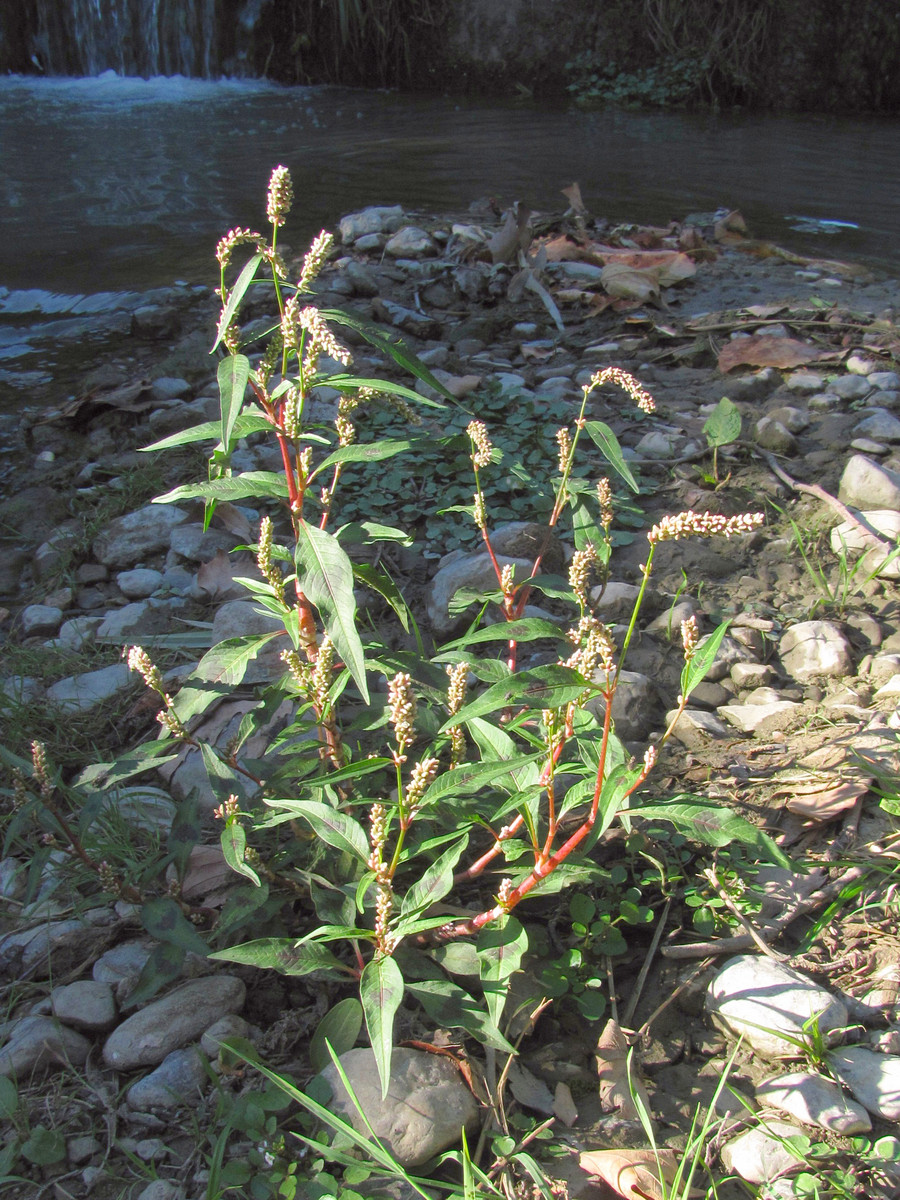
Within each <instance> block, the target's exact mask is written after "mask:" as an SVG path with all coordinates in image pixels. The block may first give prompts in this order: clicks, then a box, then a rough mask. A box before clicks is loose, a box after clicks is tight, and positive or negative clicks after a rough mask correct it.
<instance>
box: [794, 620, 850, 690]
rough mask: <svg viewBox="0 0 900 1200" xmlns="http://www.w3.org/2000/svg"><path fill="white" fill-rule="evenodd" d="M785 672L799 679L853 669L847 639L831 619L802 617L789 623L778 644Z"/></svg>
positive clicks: (808, 678)
mask: <svg viewBox="0 0 900 1200" xmlns="http://www.w3.org/2000/svg"><path fill="white" fill-rule="evenodd" d="M778 651H779V654H780V655H781V662H782V665H783V667H784V670H785V672H786V673H787V674H788V675H790V676H791V677H792V678H793V679H796V680H798V681H799V682H800V683H807V682H808V681H809V680H811V679H816V678H820V677H822V676H826V677H842V676H844V675H851V674H852V673H853V658H852V656H851V652H850V643H849V642H848V641H847V639H846V638H845V637H844V635H843V633H842V632H841V630H840V627H839V626H837V625H835V624H834V623H833V622H831V621H801V622H799V623H798V624H797V625H792V626H791V628H790V629H788V630H786V631H785V633H784V634H783V635H782V637H781V641H780V643H779V646H778Z"/></svg>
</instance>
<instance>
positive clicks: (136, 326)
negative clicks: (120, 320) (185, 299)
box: [131, 304, 181, 342]
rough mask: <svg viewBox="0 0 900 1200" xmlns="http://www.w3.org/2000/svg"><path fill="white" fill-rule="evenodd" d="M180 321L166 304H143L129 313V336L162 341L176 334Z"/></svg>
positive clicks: (176, 314) (174, 311) (175, 311)
mask: <svg viewBox="0 0 900 1200" xmlns="http://www.w3.org/2000/svg"><path fill="white" fill-rule="evenodd" d="M180 328H181V321H180V320H179V317H178V312H177V310H176V309H175V308H173V307H172V306H171V305H168V304H143V305H141V307H140V308H136V309H135V310H134V312H133V313H132V314H131V336H132V337H142V338H147V339H148V340H150V341H155V342H162V341H166V340H169V339H171V338H174V337H176V336H177V334H178V332H179V330H180Z"/></svg>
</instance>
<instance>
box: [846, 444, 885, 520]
mask: <svg viewBox="0 0 900 1200" xmlns="http://www.w3.org/2000/svg"><path fill="white" fill-rule="evenodd" d="M838 499H839V500H842V501H843V502H844V504H849V505H851V506H852V507H853V508H860V509H870V508H892V509H894V510H895V511H900V475H898V474H897V472H896V471H890V470H888V468H887V467H883V466H882V465H881V464H880V463H875V462H873V461H872V460H871V459H870V458H866V456H865V455H864V454H854V455H853V457H852V458H850V459H849V460H848V462H847V465H846V467H844V473H843V475H842V476H841V483H840V487H839V488H838Z"/></svg>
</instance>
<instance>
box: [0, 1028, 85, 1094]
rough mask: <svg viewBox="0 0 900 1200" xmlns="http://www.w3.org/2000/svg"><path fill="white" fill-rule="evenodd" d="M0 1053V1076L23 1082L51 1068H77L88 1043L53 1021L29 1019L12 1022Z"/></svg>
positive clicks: (81, 1036) (80, 1063)
mask: <svg viewBox="0 0 900 1200" xmlns="http://www.w3.org/2000/svg"><path fill="white" fill-rule="evenodd" d="M8 1035H9V1041H8V1042H7V1043H6V1045H5V1046H4V1047H3V1049H2V1050H0V1075H14V1076H16V1077H18V1078H20V1079H21V1078H23V1077H26V1076H28V1075H32V1074H36V1073H42V1072H44V1071H48V1070H50V1069H51V1068H53V1067H69V1066H72V1067H80V1066H83V1065H84V1063H85V1062H86V1061H87V1056H88V1054H89V1053H90V1049H91V1043H90V1042H89V1041H88V1039H87V1038H86V1037H84V1036H83V1035H82V1034H80V1033H76V1031H75V1030H74V1029H69V1028H68V1026H66V1025H63V1024H62V1022H60V1021H57V1020H56V1019H55V1018H53V1017H44V1016H30V1017H23V1018H22V1019H21V1020H20V1021H16V1022H15V1023H14V1024H13V1026H12V1028H11V1029H10V1030H9V1031H8Z"/></svg>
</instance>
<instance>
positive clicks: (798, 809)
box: [785, 778, 872, 821]
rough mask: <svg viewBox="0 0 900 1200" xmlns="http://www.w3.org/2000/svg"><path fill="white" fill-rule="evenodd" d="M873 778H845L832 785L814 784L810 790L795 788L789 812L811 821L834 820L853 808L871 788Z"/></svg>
mask: <svg viewBox="0 0 900 1200" xmlns="http://www.w3.org/2000/svg"><path fill="white" fill-rule="evenodd" d="M871 782H872V780H871V778H868V779H867V778H861V779H845V780H843V781H841V782H838V783H835V784H833V785H832V786H831V787H822V785H821V783H819V784H818V785H814V786H813V788H812V789H811V790H809V791H806V790H799V789H796V790H794V792H793V794H792V795H791V797H790V799H789V800H788V801H787V803H786V805H785V807H786V808H787V809H788V811H789V812H792V813H796V814H797V815H798V816H800V817H808V818H809V819H810V820H811V821H833V820H834V819H835V817H839V816H840V815H841V813H844V812H847V811H848V810H849V809H851V808H853V807H854V805H855V804H856V802H857V800H859V798H860V796H864V795H865V794H866V792H867V791H868V790H869V786H870V784H871Z"/></svg>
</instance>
